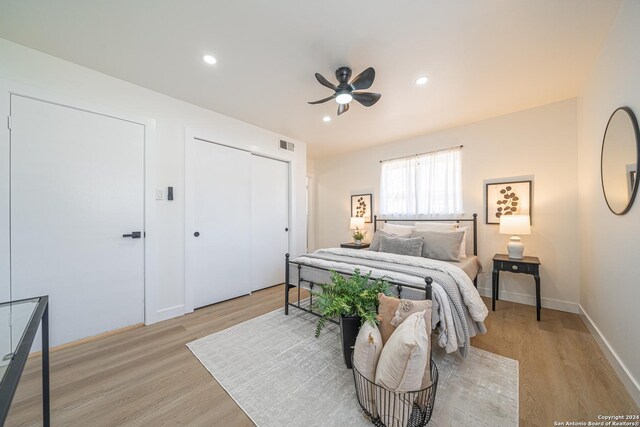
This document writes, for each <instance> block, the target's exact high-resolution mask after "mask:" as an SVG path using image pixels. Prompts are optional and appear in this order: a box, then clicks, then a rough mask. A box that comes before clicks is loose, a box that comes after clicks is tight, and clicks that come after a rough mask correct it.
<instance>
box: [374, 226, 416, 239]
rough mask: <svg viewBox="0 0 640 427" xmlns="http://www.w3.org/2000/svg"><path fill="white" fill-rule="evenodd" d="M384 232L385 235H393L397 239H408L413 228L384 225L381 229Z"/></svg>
mask: <svg viewBox="0 0 640 427" xmlns="http://www.w3.org/2000/svg"><path fill="white" fill-rule="evenodd" d="M382 229H383V230H384V231H386V232H387V233H391V234H395V235H396V236H398V237H409V236H411V233H413V230H415V227H414V226H413V225H398V224H389V223H385V224H384V227H382Z"/></svg>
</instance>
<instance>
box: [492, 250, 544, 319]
mask: <svg viewBox="0 0 640 427" xmlns="http://www.w3.org/2000/svg"><path fill="white" fill-rule="evenodd" d="M501 271H510V272H511V273H524V274H531V275H532V276H533V278H534V279H535V281H536V318H537V319H538V321H540V260H539V259H538V257H534V256H526V257H524V258H523V259H511V258H509V255H505V254H496V256H494V257H493V283H492V285H493V286H492V289H491V309H492V310H493V311H496V301H497V300H498V299H499V298H498V294H499V292H500V272H501Z"/></svg>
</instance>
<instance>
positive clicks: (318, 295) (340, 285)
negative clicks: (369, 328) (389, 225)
mask: <svg viewBox="0 0 640 427" xmlns="http://www.w3.org/2000/svg"><path fill="white" fill-rule="evenodd" d="M320 289H322V292H314V293H313V295H314V297H315V298H314V309H316V310H317V311H318V313H319V314H320V316H321V317H320V319H318V325H317V326H316V338H317V337H319V336H320V332H322V329H323V328H324V326H325V324H326V322H327V320H328V319H333V318H336V317H338V318H339V319H340V339H341V341H342V353H343V355H344V362H345V364H346V365H347V368H349V369H351V353H352V351H353V346H354V345H355V342H356V337H357V336H358V331H359V330H360V326H361V325H362V324H363V323H364V322H369V323H371V324H372V325H375V324H376V323H378V319H377V307H378V294H379V293H381V292H382V293H384V294H387V295H388V294H389V293H390V292H389V284H388V283H387V282H386V281H384V280H383V279H371V272H369V273H368V274H365V275H362V274H360V270H358V269H356V270H355V271H354V272H353V275H351V276H349V277H344V276H343V275H341V274H339V273H337V272H335V271H333V272H331V283H325V284H322V285H320Z"/></svg>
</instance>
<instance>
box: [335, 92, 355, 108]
mask: <svg viewBox="0 0 640 427" xmlns="http://www.w3.org/2000/svg"><path fill="white" fill-rule="evenodd" d="M351 101H353V96H351V94H350V93H349V92H346V91H345V92H342V93H339V94H338V96H336V102H337V103H338V104H341V105H342V104H348V103H350V102H351Z"/></svg>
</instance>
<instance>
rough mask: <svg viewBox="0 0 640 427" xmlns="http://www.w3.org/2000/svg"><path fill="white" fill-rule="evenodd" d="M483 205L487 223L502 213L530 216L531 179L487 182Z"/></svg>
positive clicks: (493, 220)
mask: <svg viewBox="0 0 640 427" xmlns="http://www.w3.org/2000/svg"><path fill="white" fill-rule="evenodd" d="M485 206H486V223H487V224H499V223H500V217H502V216H503V215H529V216H531V181H516V182H497V183H487V184H486V200H485Z"/></svg>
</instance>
